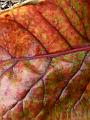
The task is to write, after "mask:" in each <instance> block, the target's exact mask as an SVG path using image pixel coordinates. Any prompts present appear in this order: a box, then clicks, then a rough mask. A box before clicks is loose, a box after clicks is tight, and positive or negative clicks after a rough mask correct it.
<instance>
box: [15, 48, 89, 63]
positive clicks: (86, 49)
mask: <svg viewBox="0 0 90 120" xmlns="http://www.w3.org/2000/svg"><path fill="white" fill-rule="evenodd" d="M80 51H90V46H84V47H79V48H75V49H72V50H67V51H64V52H56V53H48V54H42V55H36V56H31V57H22V58H13V59H14V60H17V61H22V60H34V59H40V58H55V57H60V56H63V55H68V54H71V53H75V52H80Z"/></svg>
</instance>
